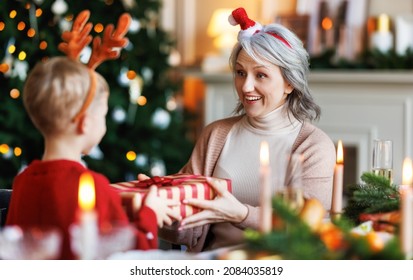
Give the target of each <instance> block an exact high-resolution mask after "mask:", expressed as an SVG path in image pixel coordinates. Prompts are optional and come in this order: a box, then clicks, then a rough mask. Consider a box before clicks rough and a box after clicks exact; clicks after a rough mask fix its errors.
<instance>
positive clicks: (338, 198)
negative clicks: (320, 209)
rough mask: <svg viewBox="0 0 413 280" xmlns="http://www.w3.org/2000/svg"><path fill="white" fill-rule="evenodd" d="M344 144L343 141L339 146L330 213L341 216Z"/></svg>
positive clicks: (339, 142)
mask: <svg viewBox="0 0 413 280" xmlns="http://www.w3.org/2000/svg"><path fill="white" fill-rule="evenodd" d="M343 159H344V156H343V143H342V142H341V140H339V141H338V144H337V159H336V166H335V168H334V181H333V198H332V200H331V210H330V213H331V214H332V215H334V214H340V213H341V211H342V208H343V175H344V164H343Z"/></svg>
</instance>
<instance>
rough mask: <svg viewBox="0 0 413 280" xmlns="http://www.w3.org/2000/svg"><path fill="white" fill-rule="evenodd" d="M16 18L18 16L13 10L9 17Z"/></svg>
mask: <svg viewBox="0 0 413 280" xmlns="http://www.w3.org/2000/svg"><path fill="white" fill-rule="evenodd" d="M16 16H17V12H16V10H11V11H10V14H9V17H10V18H15V17H16Z"/></svg>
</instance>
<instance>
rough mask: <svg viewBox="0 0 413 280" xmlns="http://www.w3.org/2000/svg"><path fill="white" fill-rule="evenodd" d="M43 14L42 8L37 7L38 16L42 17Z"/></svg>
mask: <svg viewBox="0 0 413 280" xmlns="http://www.w3.org/2000/svg"><path fill="white" fill-rule="evenodd" d="M42 14H43V11H42V9H40V8H38V9H36V17H40V16H41V15H42Z"/></svg>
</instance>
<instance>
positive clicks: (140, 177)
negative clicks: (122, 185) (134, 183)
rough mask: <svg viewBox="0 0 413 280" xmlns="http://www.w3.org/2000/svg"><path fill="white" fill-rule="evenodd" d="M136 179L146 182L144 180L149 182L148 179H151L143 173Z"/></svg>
mask: <svg viewBox="0 0 413 280" xmlns="http://www.w3.org/2000/svg"><path fill="white" fill-rule="evenodd" d="M136 177H137V178H138V180H139V181H144V180H148V179H150V178H151V177H149V176H148V175H146V174H142V173H139V174H138V176H136Z"/></svg>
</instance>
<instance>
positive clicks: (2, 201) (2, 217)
mask: <svg viewBox="0 0 413 280" xmlns="http://www.w3.org/2000/svg"><path fill="white" fill-rule="evenodd" d="M11 193H12V190H10V189H0V228H2V227H3V226H4V224H5V223H6V216H7V211H8V209H9V204H10V199H11Z"/></svg>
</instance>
